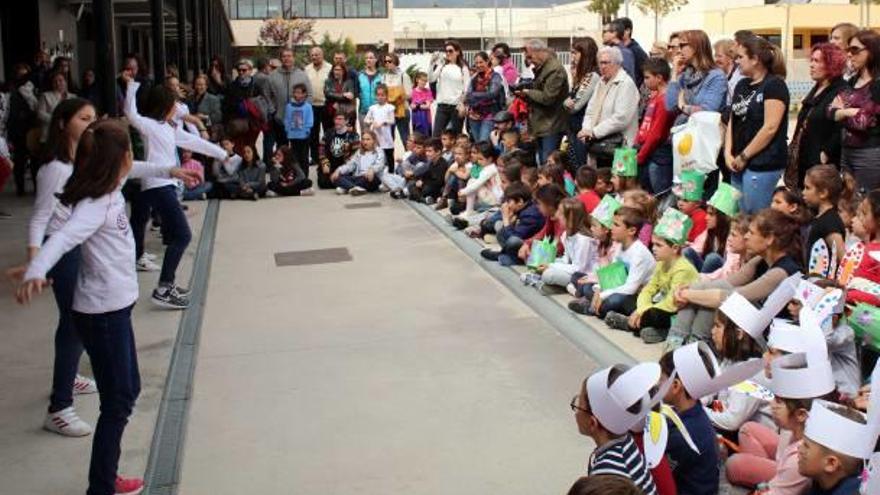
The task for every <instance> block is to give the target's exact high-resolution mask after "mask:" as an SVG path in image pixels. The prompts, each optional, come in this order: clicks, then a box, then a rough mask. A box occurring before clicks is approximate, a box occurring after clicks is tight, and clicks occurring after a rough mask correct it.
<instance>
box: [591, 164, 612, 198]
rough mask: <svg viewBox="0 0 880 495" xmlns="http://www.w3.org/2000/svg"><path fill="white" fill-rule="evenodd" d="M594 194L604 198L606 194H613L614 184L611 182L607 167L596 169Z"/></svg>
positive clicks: (609, 171)
mask: <svg viewBox="0 0 880 495" xmlns="http://www.w3.org/2000/svg"><path fill="white" fill-rule="evenodd" d="M595 189H596V194H597V195H598V196H599V197H600V198H604V197H605V195H606V194H615V192H616V191H615V190H614V182H613V181H612V180H611V169H610V168H608V167H605V168H599V169H596V187H595Z"/></svg>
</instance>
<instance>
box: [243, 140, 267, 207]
mask: <svg viewBox="0 0 880 495" xmlns="http://www.w3.org/2000/svg"><path fill="white" fill-rule="evenodd" d="M241 158H242V160H241V169H240V170H239V171H238V179H239V184H238V192H237V195H238V197H239V198H245V199H252V200H254V201H256V200H257V199H259V198H260V197H261V196H265V195H266V165H265V164H263V162H262V161H260V160H259V159H258V158H257V155H256V153H255V152H254V148H253V147H251V146H250V145H248V144H246V145H245V146H244V148H242V156H241Z"/></svg>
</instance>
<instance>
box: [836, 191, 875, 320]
mask: <svg viewBox="0 0 880 495" xmlns="http://www.w3.org/2000/svg"><path fill="white" fill-rule="evenodd" d="M878 219H880V191H871V192H869V193H867V194H866V195H865V199H863V200H862V202H861V203H859V207H858V209H857V210H856V216H855V218H854V219H853V222H852V229H853V235H854V236H855V237H856V238H857V239H858V240H859V241H860V242H861V243H862V246H861V248H860V251H861V256H858V259H855V256H853V262H852V264H855V269H854V270H853V272H852V278H851V280H849V281H847V291H846V302H847V303H849V304H857V303H865V304H870V305H872V306H880V296H878V294H880V291H878V290H876V289H877V288H878V287H880V261H877V260H876V259H874V257H873V256H871V255H870V254H869V253H871V252H877V251H880V223H878V221H880V220H878ZM854 250H856V251H855V252H857V250H859V248H858V247H856V248H850V251H848V252H847V255H848V256H850V255H851V252H854ZM846 267H847V262H846V260H845V261H844V263H842V264H841V268H840V269H841V271H843V270H845V269H847V268H846Z"/></svg>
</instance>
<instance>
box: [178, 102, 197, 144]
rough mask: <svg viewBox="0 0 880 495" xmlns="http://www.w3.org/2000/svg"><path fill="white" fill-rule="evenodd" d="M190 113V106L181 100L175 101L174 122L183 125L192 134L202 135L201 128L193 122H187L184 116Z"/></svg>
mask: <svg viewBox="0 0 880 495" xmlns="http://www.w3.org/2000/svg"><path fill="white" fill-rule="evenodd" d="M187 115H189V107H188V106H186V104H185V103H183V102H181V101H177V102H175V103H174V124H175V125H176V126H178V127H180V126H183V127H184V129H186V130H187V132H189V133H190V134H195V135H196V136H200V135H201V134H200V133H199V128H198V127H197V126H196V125H195V124H193V123H192V122H187V121H186V120H184V118H185V117H186V116H187Z"/></svg>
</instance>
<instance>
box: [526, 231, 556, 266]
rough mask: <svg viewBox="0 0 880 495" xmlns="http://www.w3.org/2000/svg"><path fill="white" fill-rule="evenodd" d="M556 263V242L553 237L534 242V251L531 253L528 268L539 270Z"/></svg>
mask: <svg viewBox="0 0 880 495" xmlns="http://www.w3.org/2000/svg"><path fill="white" fill-rule="evenodd" d="M554 261H556V240H555V239H553V238H551V237H545V238H543V239H541V240H540V241H533V242H532V249H531V251H529V259H528V260H527V261H526V266H528V267H529V268H538V267H539V266H542V265H549V264H550V263H553V262H554Z"/></svg>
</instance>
